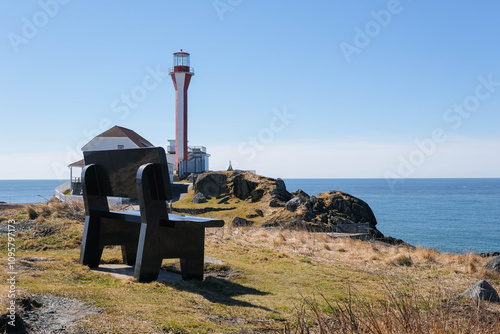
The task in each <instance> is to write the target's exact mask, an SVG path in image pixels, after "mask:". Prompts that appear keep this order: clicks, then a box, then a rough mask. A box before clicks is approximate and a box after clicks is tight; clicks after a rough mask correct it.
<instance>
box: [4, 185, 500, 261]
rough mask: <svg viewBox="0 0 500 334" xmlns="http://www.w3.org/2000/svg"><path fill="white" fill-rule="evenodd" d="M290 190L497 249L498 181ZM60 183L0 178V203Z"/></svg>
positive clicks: (392, 224)
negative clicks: (343, 197)
mask: <svg viewBox="0 0 500 334" xmlns="http://www.w3.org/2000/svg"><path fill="white" fill-rule="evenodd" d="M284 181H285V184H286V187H287V190H288V191H290V192H293V191H296V190H297V189H302V190H303V191H305V192H306V193H308V194H309V195H317V194H319V193H322V192H326V191H330V190H338V191H343V192H346V193H349V194H351V195H353V196H356V197H358V198H360V199H362V200H364V201H365V202H366V203H368V205H370V207H371V208H372V210H373V212H374V214H375V217H376V218H377V222H378V224H377V228H378V229H379V230H380V231H381V232H382V233H383V234H384V235H386V236H391V237H394V238H398V239H402V240H404V241H406V242H408V243H410V244H412V245H419V246H422V247H426V248H433V249H436V250H439V251H445V252H452V253H463V252H468V251H473V252H476V253H483V252H499V251H500V179H405V180H402V181H401V182H399V183H397V184H396V185H395V186H394V187H393V188H391V187H390V185H389V184H388V183H387V181H386V180H385V179H284ZM64 182H65V181H62V180H0V201H3V202H7V203H39V202H46V201H47V200H48V199H50V198H51V197H52V196H53V195H54V189H55V187H57V186H58V185H60V184H62V183H64Z"/></svg>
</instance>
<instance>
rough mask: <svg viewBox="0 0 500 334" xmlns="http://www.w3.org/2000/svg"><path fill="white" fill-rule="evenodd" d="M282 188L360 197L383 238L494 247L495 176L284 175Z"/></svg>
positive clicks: (498, 232)
mask: <svg viewBox="0 0 500 334" xmlns="http://www.w3.org/2000/svg"><path fill="white" fill-rule="evenodd" d="M284 181H285V183H286V186H287V190H288V191H295V190H297V189H302V190H304V191H305V192H306V193H308V194H309V195H316V194H318V193H321V192H325V191H329V190H339V191H343V192H346V193H349V194H351V195H353V196H356V197H358V198H361V199H362V200H364V201H365V202H366V203H368V204H369V205H370V207H371V208H372V210H373V212H374V213H375V217H376V218H377V222H378V224H377V228H378V229H379V230H380V231H381V232H382V233H384V234H385V235H387V236H391V237H394V238H399V239H403V240H404V241H406V242H409V243H410V244H413V245H420V246H422V247H426V248H434V249H437V250H440V251H447V252H454V253H462V252H467V251H474V252H476V253H482V252H492V251H497V252H498V251H500V179H406V180H403V181H402V182H399V183H398V184H396V185H395V187H393V189H392V188H391V187H390V186H389V184H388V183H387V181H386V180H385V179H285V180H284Z"/></svg>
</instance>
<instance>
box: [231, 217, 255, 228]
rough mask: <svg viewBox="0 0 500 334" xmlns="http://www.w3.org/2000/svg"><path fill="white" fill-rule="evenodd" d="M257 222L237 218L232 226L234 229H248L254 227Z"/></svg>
mask: <svg viewBox="0 0 500 334" xmlns="http://www.w3.org/2000/svg"><path fill="white" fill-rule="evenodd" d="M254 223H255V222H254V221H251V220H246V219H245V218H241V217H235V218H234V219H233V222H232V225H233V226H234V227H247V226H252V225H253V224H254Z"/></svg>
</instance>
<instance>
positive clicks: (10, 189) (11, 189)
mask: <svg viewBox="0 0 500 334" xmlns="http://www.w3.org/2000/svg"><path fill="white" fill-rule="evenodd" d="M65 182H67V180H0V202H6V203H43V202H47V201H48V200H49V199H50V198H51V197H52V196H54V193H55V188H56V187H57V186H59V185H61V184H63V183H65Z"/></svg>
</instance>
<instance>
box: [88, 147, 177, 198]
mask: <svg viewBox="0 0 500 334" xmlns="http://www.w3.org/2000/svg"><path fill="white" fill-rule="evenodd" d="M83 158H84V161H85V165H90V164H95V165H96V169H97V180H96V183H97V185H98V187H99V194H100V195H102V196H110V197H128V198H138V194H137V182H136V175H137V170H138V169H139V167H141V166H142V165H144V164H147V163H156V164H158V167H159V168H156V169H155V171H158V173H155V178H156V182H155V184H156V187H158V189H157V190H156V192H157V194H158V197H159V198H158V199H161V200H171V199H172V189H171V185H170V177H169V173H168V165H167V158H166V155H165V150H164V149H163V148H162V147H148V148H134V149H122V150H105V151H87V152H83Z"/></svg>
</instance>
